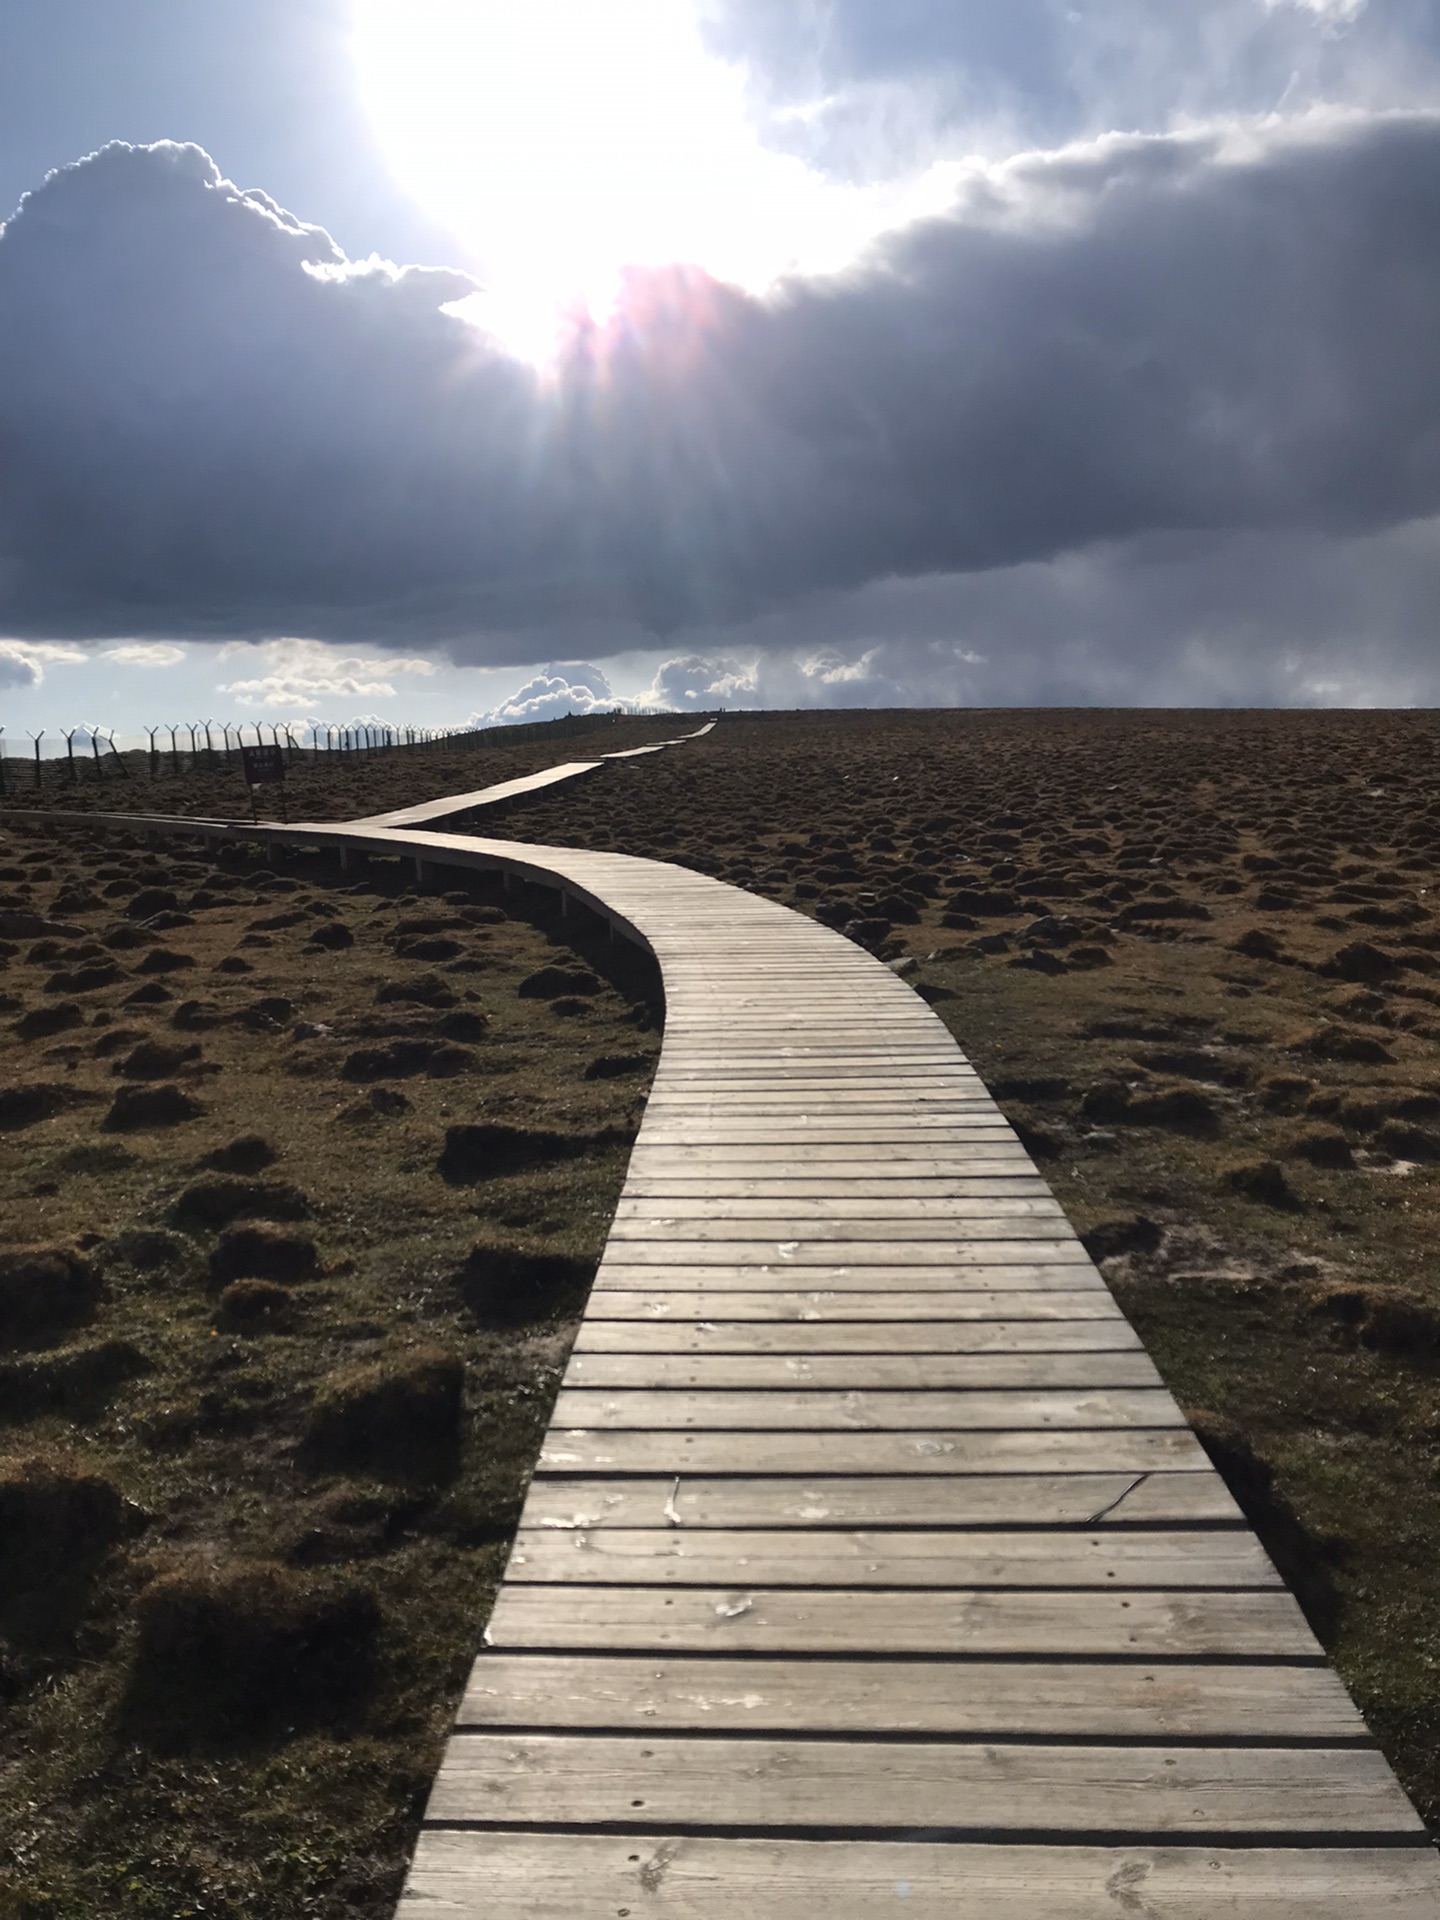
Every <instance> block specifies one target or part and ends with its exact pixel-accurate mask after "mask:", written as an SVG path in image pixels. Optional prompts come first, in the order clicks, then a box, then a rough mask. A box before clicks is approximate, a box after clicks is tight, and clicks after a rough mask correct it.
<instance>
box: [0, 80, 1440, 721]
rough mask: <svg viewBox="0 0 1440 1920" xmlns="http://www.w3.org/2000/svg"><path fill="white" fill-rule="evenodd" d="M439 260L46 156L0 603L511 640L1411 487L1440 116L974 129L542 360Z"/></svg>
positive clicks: (503, 655)
mask: <svg viewBox="0 0 1440 1920" xmlns="http://www.w3.org/2000/svg"><path fill="white" fill-rule="evenodd" d="M470 287H471V283H470V282H469V281H468V280H465V279H464V278H463V277H462V276H459V275H456V274H452V273H439V272H421V271H418V270H414V269H411V270H407V271H405V272H404V273H397V272H396V271H395V270H393V269H387V268H384V267H383V266H380V265H378V264H371V265H369V266H367V267H361V268H356V267H353V266H352V265H351V264H350V263H348V262H346V261H345V259H344V257H343V255H341V253H340V252H339V249H338V248H337V247H336V246H335V245H334V243H333V242H332V241H331V240H330V238H329V237H328V235H326V234H325V233H323V232H321V231H320V230H318V229H315V228H311V227H306V226H304V225H303V224H301V223H300V222H299V221H297V220H295V219H294V218H293V217H292V216H290V215H289V214H287V213H284V212H283V211H282V210H280V209H279V208H277V207H276V206H274V204H273V203H271V202H270V201H268V200H267V199H266V198H265V197H264V196H263V195H260V194H242V193H240V192H239V191H238V190H237V189H235V188H234V187H232V186H230V185H229V184H228V183H227V182H225V181H223V180H222V179H221V178H220V176H219V175H218V173H217V172H216V171H215V169H214V168H213V167H212V166H211V164H210V162H209V161H208V159H206V157H205V156H204V155H203V154H201V153H200V152H199V151H198V149H195V148H181V147H161V148H152V149H144V150H137V149H130V148H111V149H107V150H106V151H104V152H103V153H101V154H100V155H98V156H96V157H95V158H93V159H91V160H90V161H87V162H86V163H84V164H83V165H80V166H77V167H75V168H71V169H67V170H66V171H64V172H63V173H61V174H59V175H57V176H55V177H54V178H52V179H51V180H50V181H49V182H48V183H47V184H46V185H45V186H44V187H43V188H42V189H41V190H40V191H38V192H37V193H35V194H34V195H32V196H31V197H30V198H29V199H28V200H27V201H26V202H25V203H24V205H23V206H22V209H21V211H20V213H19V214H18V216H17V217H16V218H15V219H14V220H13V221H12V222H11V224H10V225H9V226H8V227H7V228H6V229H5V230H4V232H3V235H0V631H8V632H10V633H14V634H22V635H23V634H30V635H42V634H64V635H66V636H70V637H73V636H76V635H81V634H88V635H92V636H94V635H112V634H118V635H123V636H125V637H127V638H129V637H134V636H136V635H143V634H150V635H163V634H167V633H174V634H191V635H194V634H198V633H205V632H210V633H216V634H220V633H227V634H236V635H253V636H264V635H267V634H274V633H304V634H309V635H312V636H316V637H326V636H330V637H336V638H350V637H369V638H373V639H379V640H382V641H383V640H387V639H390V640H394V641H395V642H396V643H397V644H403V645H405V646H406V647H412V648H413V647H414V646H415V645H416V644H423V643H424V642H425V641H426V640H429V641H432V642H437V643H438V642H442V641H443V642H444V643H446V644H447V645H448V646H449V647H450V648H451V650H452V651H453V652H454V653H455V654H456V656H457V657H459V658H465V659H471V660H475V661H486V660H492V661H493V660H510V661H518V660H524V659H532V660H533V659H537V658H544V657H548V656H550V655H552V654H553V653H554V652H555V651H556V647H555V638H554V633H555V623H556V622H557V621H559V622H563V621H564V620H565V619H566V618H567V617H569V616H571V615H579V614H583V615H584V616H585V617H586V618H587V619H589V620H592V621H594V622H596V623H597V624H599V625H602V626H604V625H606V623H608V628H607V630H609V631H612V632H614V633H615V634H616V635H617V637H618V636H620V635H622V634H629V635H633V636H635V637H636V638H638V636H639V635H640V634H641V633H642V632H645V631H648V632H650V633H651V634H662V635H668V634H671V633H677V632H678V631H679V630H680V629H682V628H686V627H690V626H697V625H701V626H708V627H711V628H718V627H720V626H722V625H724V624H726V623H732V624H733V623H734V622H737V621H742V620H754V619H756V618H764V617H767V612H768V610H773V609H776V608H777V607H781V606H783V605H785V604H786V603H789V602H791V601H794V602H795V603H796V604H797V605H798V604H799V603H800V602H801V601H803V600H804V599H805V597H806V596H810V597H813V596H814V595H816V594H817V593H825V592H836V591H838V590H842V589H858V588H864V587H866V586H867V585H868V584H869V583H875V582H881V581H884V580H887V579H890V578H892V577H896V576H901V577H916V576H925V575H970V576H974V577H976V578H983V577H984V576H986V575H990V574H996V575H997V577H999V572H998V570H1006V569H1010V570H1013V569H1015V568H1018V567H1024V566H1026V565H1031V564H1043V563H1047V562H1052V561H1054V560H1055V558H1056V556H1059V555H1063V554H1066V553H1070V552H1077V551H1084V550H1087V549H1089V548H1092V547H1095V546H1096V545H1097V544H1108V545H1110V546H1112V547H1116V548H1123V547H1124V546H1125V543H1135V542H1137V541H1143V540H1147V539H1154V538H1157V537H1160V536H1166V535H1173V536H1183V537H1185V538H1188V539H1191V540H1202V541H1203V540H1204V539H1205V538H1206V537H1210V538H1212V539H1214V538H1222V537H1224V538H1228V537H1230V536H1233V535H1241V534H1243V535H1247V536H1259V535H1263V534H1266V533H1269V534H1272V535H1273V534H1278V533H1281V532H1284V533H1287V534H1307V535H1313V534H1316V533H1329V534H1343V535H1346V536H1356V535H1362V534H1366V533H1370V532H1374V531H1376V530H1380V529H1383V528H1385V527H1388V526H1394V525H1398V524H1400V523H1403V522H1406V521H1409V520H1413V519H1417V518H1419V517H1422V516H1425V515H1428V514H1432V513H1436V512H1440V380H1437V375H1440V331H1437V328H1436V325H1435V321H1436V315H1437V312H1440V116H1429V115H1420V114H1416V115H1406V116H1390V117H1378V118H1377V117H1372V118H1368V119H1367V118H1351V119H1346V120H1336V119H1334V118H1333V117H1332V118H1322V119H1314V120H1311V121H1308V122H1305V123H1302V124H1301V125H1300V126H1299V127H1298V128H1291V129H1289V130H1288V131H1287V130H1282V129H1279V128H1271V129H1269V130H1266V131H1263V132H1257V131H1255V130H1253V129H1252V130H1250V131H1249V132H1242V131H1238V130H1237V131H1232V132H1230V133H1226V132H1209V133H1204V134H1194V135H1189V136H1184V137H1179V136H1177V137H1164V138H1161V137H1156V138H1138V137H1127V138H1121V137H1117V136H1112V137H1108V138H1107V139H1105V140H1103V141H1100V142H1097V143H1094V144H1092V145H1090V146H1086V147H1076V148H1071V149H1068V150H1064V151H1061V152H1059V153H1055V154H1050V155H1042V156H1030V157H1027V158H1025V159H1022V160H1020V161H1016V162H1013V163H1011V164H1009V165H1007V166H1005V167H1002V168H998V169H992V170H989V171H987V172H983V173H981V172H977V173H975V174H974V175H973V176H972V177H971V178H970V179H969V180H968V182H967V183H966V184H965V185H963V187H962V188H961V190H960V195H959V198H958V200H957V204H956V207H955V209H954V211H953V212H951V213H950V214H949V215H947V216H946V217H944V218H939V219H933V220H929V221H926V222H924V223H922V224H919V225H916V226H914V227H911V228H909V229H907V230H906V231H904V232H902V233H900V234H897V235H894V236H891V237H890V238H889V239H888V240H887V242H886V243H885V244H884V245H883V246H881V247H880V248H878V249H877V250H876V251H875V252H874V253H873V255H872V256H871V257H870V258H869V259H867V260H866V261H865V262H863V263H861V264H860V265H859V266H857V267H856V268H855V269H854V270H852V271H851V272H849V273H848V274H845V275H843V276H839V277H836V278H834V279H830V280H824V281H810V282H795V283H792V284H790V285H789V286H787V287H786V288H784V289H782V290H781V291H780V292H779V293H777V294H776V295H775V296H773V297H772V298H771V299H769V300H767V301H756V300H753V299H750V298H748V297H746V296H744V295H741V294H739V293H737V292H735V291H734V290H731V289H725V288H720V287H717V286H715V285H714V283H712V282H709V281H707V280H705V279H704V278H703V276H698V275H694V274H684V273H673V274H657V275H652V276H647V277H645V278H642V279H638V280H637V281H636V283H635V285H634V287H633V289H632V298H631V300H630V303H629V307H628V319H627V321H626V323H625V325H624V326H623V327H622V328H619V329H617V330H616V332H615V333H614V334H613V335H612V336H611V337H609V338H607V339H605V340H598V339H597V340H592V341H590V342H588V343H584V344H582V346H581V348H579V349H577V352H576V354H575V355H574V356H573V358H572V360H571V362H570V363H569V364H568V366H567V367H566V368H565V369H564V371H563V373H562V376H561V377H560V379H559V381H558V382H557V383H556V384H555V385H554V386H553V387H552V386H547V385H546V384H545V383H543V382H541V381H540V380H538V379H537V378H536V377H535V376H534V375H533V374H532V373H531V372H530V371H529V370H528V369H526V368H523V367H521V366H519V365H517V364H516V363H515V362H513V361H510V360H508V359H506V358H505V357H504V356H503V355H502V354H500V353H499V352H498V350H495V349H493V348H491V347H489V346H487V344H486V343H485V342H484V340H483V339H482V338H481V337H480V336H478V335H476V334H475V333H474V332H473V330H471V329H469V328H468V327H466V326H465V325H464V324H463V323H462V322H460V321H458V320H455V319H453V318H451V317H449V316H447V315H445V314H443V313H442V312H440V311H439V309H440V306H441V305H442V303H444V302H446V301H450V300H454V299H456V298H458V297H460V296H461V295H463V294H464V293H466V292H467V291H469V290H470ZM527 632H543V633H544V639H543V641H538V642H528V641H527V640H526V638H525V636H526V634H527ZM633 643H634V639H632V644H633ZM652 644H653V642H652ZM826 684H832V683H826ZM833 684H834V685H836V686H840V687H843V686H844V685H845V684H846V682H845V681H844V680H843V679H838V680H836V681H835V682H833Z"/></svg>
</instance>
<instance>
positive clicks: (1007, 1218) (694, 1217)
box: [611, 1190, 1068, 1239]
mask: <svg viewBox="0 0 1440 1920" xmlns="http://www.w3.org/2000/svg"><path fill="white" fill-rule="evenodd" d="M777 1217H778V1218H779V1220H780V1221H781V1222H782V1223H787V1224H788V1223H789V1222H796V1223H803V1224H804V1226H805V1228H806V1230H807V1231H809V1230H810V1229H811V1228H812V1227H813V1226H814V1225H815V1223H816V1222H820V1223H825V1224H828V1223H830V1222H838V1221H847V1220H857V1221H864V1222H872V1221H877V1220H883V1221H884V1222H885V1223H886V1228H887V1230H888V1229H889V1228H891V1227H892V1226H893V1227H894V1229H895V1231H896V1234H897V1237H898V1236H899V1233H900V1230H901V1229H902V1228H903V1227H906V1226H909V1225H911V1224H912V1223H915V1224H918V1223H919V1222H922V1221H928V1220H938V1221H942V1222H945V1223H947V1224H949V1223H954V1224H955V1225H956V1226H957V1229H958V1228H959V1227H960V1225H961V1223H963V1230H964V1231H965V1232H966V1233H967V1234H970V1233H974V1234H981V1233H984V1234H987V1235H994V1236H996V1237H998V1238H1001V1239H1010V1238H1013V1237H1014V1235H1015V1234H1016V1233H1017V1232H1021V1231H1033V1232H1036V1233H1039V1232H1041V1230H1042V1228H1041V1226H1037V1225H1034V1224H1033V1223H1035V1222H1040V1223H1043V1231H1044V1232H1045V1233H1047V1234H1053V1233H1054V1232H1055V1222H1056V1221H1057V1220H1064V1219H1065V1215H1064V1213H1063V1212H1062V1211H1061V1208H1060V1204H1059V1202H1058V1201H1056V1200H1054V1199H1052V1198H1051V1196H1050V1195H1049V1194H1048V1193H1046V1194H1037V1193H1023V1192H1022V1193H1019V1194H988V1193H984V1194H946V1195H942V1196H940V1197H938V1198H932V1197H931V1196H929V1195H915V1194H904V1195H902V1196H901V1197H900V1198H899V1199H892V1198H890V1197H889V1196H888V1195H885V1194H858V1195H853V1196H852V1195H849V1194H839V1193H827V1194H824V1195H822V1196H820V1197H819V1198H815V1199H812V1198H808V1197H806V1196H804V1195H788V1196H785V1195H782V1196H778V1197H777V1196H776V1195H774V1194H757V1195H755V1196H754V1197H748V1196H746V1195H743V1194H726V1195H715V1194H695V1195H687V1196H671V1197H670V1198H669V1199H663V1200H662V1199H657V1198H655V1197H653V1196H651V1195H648V1194H641V1193H631V1192H629V1191H628V1190H627V1192H626V1193H625V1195H624V1196H623V1197H622V1199H621V1201H620V1203H619V1205H618V1206H617V1207H616V1209H615V1219H616V1222H617V1226H618V1225H623V1226H624V1228H625V1233H626V1234H628V1231H629V1225H630V1223H631V1222H632V1221H633V1222H637V1223H643V1224H644V1226H645V1228H646V1229H647V1231H649V1230H653V1231H654V1232H655V1234H656V1235H657V1237H658V1235H659V1234H660V1233H661V1232H662V1231H663V1230H665V1229H672V1230H673V1229H675V1228H677V1227H679V1228H681V1229H682V1231H681V1233H679V1234H678V1235H677V1236H676V1237H677V1238H689V1237H690V1232H691V1229H692V1228H693V1226H694V1223H695V1222H697V1221H714V1220H718V1221H724V1222H727V1223H730V1224H731V1225H732V1226H733V1224H734V1223H735V1222H736V1221H741V1220H745V1221H750V1220H755V1221H759V1222H763V1223H764V1224H765V1225H766V1226H770V1225H772V1224H773V1223H774V1222H775V1221H776V1219H777ZM1067 1225H1068V1222H1067ZM611 1237H612V1238H615V1237H616V1235H614V1234H612V1236H611ZM620 1237H625V1235H623V1234H622V1235H621V1236H620Z"/></svg>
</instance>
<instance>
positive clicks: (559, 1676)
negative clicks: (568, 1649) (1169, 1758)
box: [455, 1650, 1368, 1744]
mask: <svg viewBox="0 0 1440 1920" xmlns="http://www.w3.org/2000/svg"><path fill="white" fill-rule="evenodd" d="M455 1724H456V1726H457V1727H495V1726H508V1727H534V1728H536V1729H540V1728H561V1727H564V1728H572V1729H580V1728H584V1727H590V1728H596V1729H600V1728H613V1729H619V1728H626V1727H630V1728H638V1729H639V1730H641V1731H643V1732H655V1733H661V1732H664V1731H665V1730H667V1729H669V1730H671V1731H690V1730H699V1731H714V1732H723V1731H725V1730H726V1729H735V1730H741V1729H743V1730H745V1731H747V1732H751V1733H759V1732H777V1733H848V1734H855V1733H859V1734H868V1735H870V1736H871V1737H879V1738H883V1737H884V1736H885V1735H886V1734H907V1733H908V1734H936V1733H941V1734H944V1733H948V1734H963V1735H966V1736H969V1737H971V1738H987V1737H988V1738H1000V1739H1003V1738H1005V1737H1007V1736H1008V1737H1009V1738H1011V1739H1014V1738H1015V1737H1016V1736H1018V1735H1028V1736H1032V1737H1033V1736H1040V1737H1044V1736H1046V1735H1048V1736H1049V1737H1050V1738H1052V1739H1058V1738H1061V1737H1069V1738H1077V1737H1078V1738H1086V1739H1092V1740H1093V1739H1112V1740H1113V1739H1130V1740H1163V1739H1166V1738H1170V1739H1175V1738H1180V1737H1184V1738H1187V1739H1192V1740H1201V1739H1204V1740H1236V1741H1238V1740H1254V1739H1260V1740H1265V1739H1268V1740H1270V1741H1272V1742H1278V1741H1287V1740H1313V1741H1324V1742H1327V1743H1333V1744H1340V1743H1351V1742H1359V1741H1365V1742H1366V1743H1367V1744H1368V1738H1367V1735H1366V1731H1365V1723H1364V1721H1363V1720H1362V1719H1361V1718H1360V1715H1359V1714H1358V1713H1357V1712H1356V1711H1355V1707H1354V1704H1353V1703H1352V1701H1351V1699H1350V1696H1349V1695H1348V1694H1347V1693H1346V1691H1345V1689H1344V1688H1343V1687H1342V1686H1341V1685H1340V1682H1339V1681H1338V1680H1337V1679H1336V1677H1335V1675H1334V1673H1332V1672H1331V1670H1330V1669H1329V1668H1328V1667H1294V1666H1273V1667H1269V1666H1257V1665H1247V1666H1223V1665H1219V1664H1206V1665H1199V1666H1185V1665H1182V1664H1178V1663H1171V1662H1168V1661H1166V1662H1158V1663H1155V1664H1152V1665H1145V1664H1143V1663H1138V1662H1137V1663H1129V1662H1121V1663H1118V1664H1117V1663H1114V1662H1109V1661H1102V1662H1088V1663H1087V1662H1080V1661H1076V1662H1071V1663H1068V1664H1067V1663H1062V1662H1059V1661H1039V1660H1024V1661H1013V1662H1006V1661H991V1660H954V1661H936V1660H913V1661H912V1660H885V1659H880V1660H851V1659H834V1660H786V1659H783V1658H776V1657H767V1656H763V1655H761V1656H755V1657H751V1658H745V1659H738V1660H736V1659H726V1658H724V1657H706V1656H704V1655H699V1654H695V1655H689V1656H686V1657H684V1658H681V1659H676V1660H671V1659H667V1658H666V1657H665V1656H664V1655H663V1654H659V1655H657V1654H615V1653H608V1654H545V1653H501V1652H499V1651H495V1650H491V1651H487V1652H484V1653H482V1654H481V1655H480V1657H479V1659H478V1660H477V1661H476V1662H475V1665H474V1666H473V1668H472V1669H471V1672H470V1678H469V1681H468V1683H467V1685H466V1688H465V1697H464V1699H463V1700H462V1701H461V1704H460V1710H459V1712H458V1713H457V1714H456V1716H455Z"/></svg>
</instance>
